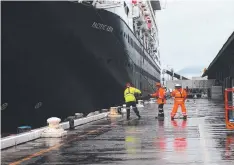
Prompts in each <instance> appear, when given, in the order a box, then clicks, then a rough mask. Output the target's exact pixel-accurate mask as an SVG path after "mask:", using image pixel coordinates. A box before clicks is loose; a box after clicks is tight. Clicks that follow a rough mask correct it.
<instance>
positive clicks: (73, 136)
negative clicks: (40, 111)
mask: <svg viewBox="0 0 234 165" xmlns="http://www.w3.org/2000/svg"><path fill="white" fill-rule="evenodd" d="M171 103H172V100H168V103H167V104H166V105H165V114H166V118H165V120H164V121H158V120H156V119H155V116H156V115H157V108H156V107H157V105H156V104H147V105H145V108H144V109H141V110H140V113H141V115H142V118H141V119H140V120H138V119H137V117H136V116H135V114H134V113H132V114H131V120H130V121H126V119H125V118H126V116H124V117H123V118H122V117H119V118H108V119H103V120H100V121H96V122H93V123H90V124H87V125H84V126H79V127H77V128H76V129H75V130H73V131H69V132H68V135H67V136H66V137H64V138H59V139H45V138H42V139H38V140H35V141H32V142H28V143H25V144H22V145H19V146H16V147H12V148H9V149H6V150H2V153H1V156H2V158H1V161H2V164H11V165H16V164H63V165H66V164H130V165H131V164H133V165H137V164H140V165H151V164H152V165H153V164H160V165H164V164H177V165H183V164H189V165H190V164H191V165H197V164H198V165H200V164H205V165H206V164H207V165H229V164H230V165H233V164H234V131H231V130H227V129H226V128H225V124H224V108H223V107H224V105H223V102H221V103H220V102H215V101H212V100H206V99H200V100H195V103H194V101H193V100H189V102H187V103H186V105H187V109H188V116H189V118H188V120H187V121H183V120H182V119H176V120H174V121H171V120H170V118H169V114H170V110H171V108H172V105H173V104H171ZM179 112H180V111H179Z"/></svg>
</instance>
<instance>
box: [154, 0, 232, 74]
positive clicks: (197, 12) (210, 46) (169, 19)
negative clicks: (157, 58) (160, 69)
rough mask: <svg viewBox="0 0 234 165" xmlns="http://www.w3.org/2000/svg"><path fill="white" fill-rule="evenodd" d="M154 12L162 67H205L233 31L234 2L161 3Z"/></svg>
mask: <svg viewBox="0 0 234 165" xmlns="http://www.w3.org/2000/svg"><path fill="white" fill-rule="evenodd" d="M160 1H162V4H161V5H162V8H163V7H165V8H164V9H162V10H161V11H158V12H157V13H156V17H157V18H156V19H157V22H158V29H159V42H160V43H159V44H160V53H161V61H162V63H163V65H171V66H172V67H173V68H174V70H175V71H177V70H180V69H183V68H185V67H187V66H208V65H209V64H210V62H212V60H213V58H214V57H215V56H216V55H217V53H218V51H219V50H220V49H221V48H222V46H223V44H224V43H225V42H226V40H227V39H228V37H229V36H230V35H231V33H232V32H233V31H234V0H160Z"/></svg>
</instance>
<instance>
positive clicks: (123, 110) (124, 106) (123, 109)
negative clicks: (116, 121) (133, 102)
mask: <svg viewBox="0 0 234 165" xmlns="http://www.w3.org/2000/svg"><path fill="white" fill-rule="evenodd" d="M121 112H122V113H126V112H127V109H126V104H123V108H121Z"/></svg>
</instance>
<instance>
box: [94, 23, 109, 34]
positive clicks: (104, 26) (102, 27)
mask: <svg viewBox="0 0 234 165" xmlns="http://www.w3.org/2000/svg"><path fill="white" fill-rule="evenodd" d="M92 28H95V29H99V30H104V31H107V32H113V27H111V26H108V25H104V24H101V23H97V22H94V23H93V24H92Z"/></svg>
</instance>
